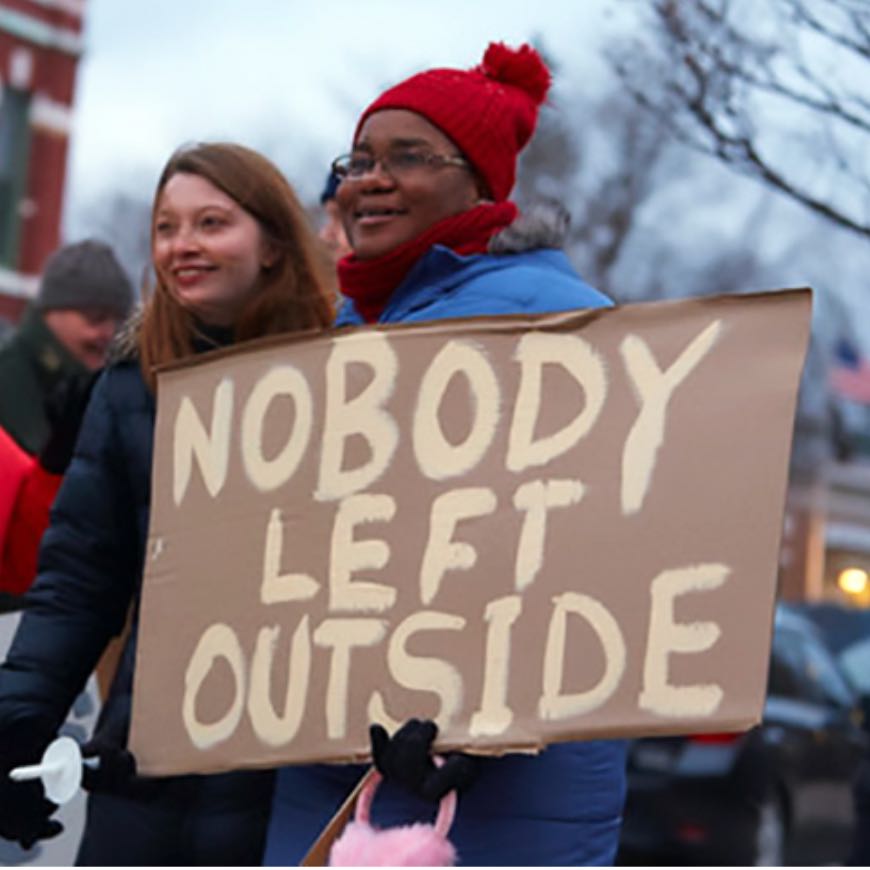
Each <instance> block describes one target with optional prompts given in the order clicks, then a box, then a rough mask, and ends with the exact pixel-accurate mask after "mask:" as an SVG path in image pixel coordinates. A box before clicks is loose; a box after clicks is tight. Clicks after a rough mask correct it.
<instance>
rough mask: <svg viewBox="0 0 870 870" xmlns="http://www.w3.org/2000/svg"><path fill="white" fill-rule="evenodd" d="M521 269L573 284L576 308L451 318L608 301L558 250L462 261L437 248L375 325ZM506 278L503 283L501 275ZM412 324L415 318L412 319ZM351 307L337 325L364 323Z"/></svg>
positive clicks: (398, 319)
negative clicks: (479, 281)
mask: <svg viewBox="0 0 870 870" xmlns="http://www.w3.org/2000/svg"><path fill="white" fill-rule="evenodd" d="M520 267H529V268H533V269H534V270H535V272H536V273H539V275H540V274H543V273H544V272H549V273H550V274H552V275H553V278H554V279H556V280H559V281H560V283H570V284H576V285H577V288H578V291H581V292H582V294H584V295H582V296H581V295H578V298H577V300H576V303H574V304H562V303H561V302H559V303H555V304H552V305H551V304H546V300H542V302H544V303H545V304H543V305H541V306H540V307H538V306H535V305H531V306H517V307H516V309H515V310H513V311H511V312H508V311H506V310H504V306H503V305H498V306H495V307H494V309H493V310H492V311H480V312H477V311H475V312H465V311H461V310H457V311H456V313H455V315H454V316H457V317H461V316H466V314H468V315H470V314H477V313H482V314H505V313H516V314H522V313H534V312H536V311H555V310H565V309H567V308H574V307H577V308H583V307H596V308H597V307H602V306H608V305H611V304H612V303H611V301H610V300H609V299H608V298H607V297H606V296H604V295H603V294H600V293H598V292H597V291H595V290H593V289H592V288H591V287H588V286H587V285H586V284H584V283H583V282H582V281H581V279H580V277H579V276H578V275H577V273H576V271H575V270H574V267H573V266H572V265H571V262H570V261H569V259H568V257H567V256H566V255H565V253H564V252H563V251H560V250H555V249H552V248H538V249H535V250H527V251H522V252H519V253H510V254H470V255H468V256H462V255H461V254H457V253H456V252H455V251H452V250H450V249H449V248H445V247H443V246H441V245H435V246H434V247H432V248H431V249H430V250H429V251H428V252H427V253H426V254H424V255H423V256H422V257H421V258H420V259H419V260H418V261H417V262H416V263H415V264H414V266H413V268H412V269H411V271H410V272H408V274H407V275H406V276H405V280H404V281H402V283H401V284H400V285H399V286H398V287H397V288H396V291H395V292H394V293H393V295H392V297H391V298H390V301H389V303H388V304H387V306H386V307H385V308H384V311H383V313H382V314H381V317H380V320H379V322H380V323H399V322H401V321H403V320H405V319H406V318H407V317H408V315H409V314H411V312H412V310H416V309H419V308H420V307H421V305H427V304H430V303H434V302H435V301H436V300H437V298H438V297H444V296H446V295H448V294H450V293H451V292H452V291H453V290H455V289H456V288H457V287H459V285H462V284H466V283H468V282H471V281H474V280H475V279H478V278H482V277H483V276H488V275H489V274H491V273H497V272H499V271H502V270H514V269H517V268H520ZM505 278H508V276H507V275H506V276H505ZM460 307H461V306H460ZM415 319H416V318H415ZM363 322H364V321H363V319H362V317H361V316H360V315H359V313H358V312H357V310H356V308H355V307H354V305H353V302H351V301H350V300H346V301H345V303H344V305H343V306H342V308H341V310H340V311H339V313H338V317H337V318H336V321H335V325H336V326H357V325H361V324H362V323H363Z"/></svg>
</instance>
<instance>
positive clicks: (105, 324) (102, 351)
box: [43, 307, 120, 371]
mask: <svg viewBox="0 0 870 870" xmlns="http://www.w3.org/2000/svg"><path fill="white" fill-rule="evenodd" d="M43 320H44V321H45V323H46V325H47V326H48V328H49V329H50V330H51V331H52V332H53V333H54V335H55V338H57V340H58V341H59V342H60V343H61V344H62V345H63V346H64V347H65V348H66V349H67V350H68V351H69V352H70V353H71V354H72V355H73V356H74V357H75V358H76V359H77V360H78V361H79V362H80V363H82V365H84V366H85V367H86V368H88V369H90V370H91V371H96V370H97V369H98V368H100V367H101V366H103V365H104V364H105V362H106V355H107V354H108V352H109V345H110V344H111V343H112V338H113V337H114V335H115V332H117V330H118V324H119V322H120V321H119V318H118V315H117V314H116V313H115V312H114V311H111V310H110V309H106V308H99V307H96V308H81V309H79V308H53V309H51V310H49V311H46V312H45V313H44V314H43Z"/></svg>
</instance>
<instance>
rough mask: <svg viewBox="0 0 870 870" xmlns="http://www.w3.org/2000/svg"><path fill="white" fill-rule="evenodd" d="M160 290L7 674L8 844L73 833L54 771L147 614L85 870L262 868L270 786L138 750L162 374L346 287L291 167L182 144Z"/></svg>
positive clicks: (120, 707) (106, 764)
mask: <svg viewBox="0 0 870 870" xmlns="http://www.w3.org/2000/svg"><path fill="white" fill-rule="evenodd" d="M151 252H152V259H153V267H154V273H155V276H156V280H155V284H154V287H153V289H152V291H151V293H150V296H149V298H148V300H147V302H146V303H145V307H144V311H143V312H142V316H141V319H140V320H138V321H137V322H136V324H135V325H134V326H133V328H131V329H130V330H128V332H127V334H126V338H125V340H124V342H122V343H121V346H120V348H119V352H118V353H117V355H116V356H117V358H116V359H115V361H114V362H113V363H111V364H110V365H109V366H108V367H107V369H106V371H105V372H104V373H103V374H102V376H101V377H100V379H99V381H98V382H97V384H96V386H95V388H94V392H93V394H92V396H91V400H90V403H89V406H88V409H87V412H86V415H85V420H84V423H83V426H82V431H81V434H80V437H79V441H78V445H77V448H76V452H75V454H74V456H73V459H72V462H71V463H70V466H69V468H68V470H67V473H66V477H65V479H64V483H63V486H62V488H61V491H60V493H59V496H58V498H57V501H56V502H55V507H54V511H53V519H52V523H51V525H50V526H49V529H48V531H47V532H46V534H45V537H44V540H43V544H42V549H41V553H40V563H39V575H38V577H37V580H36V583H35V584H34V586H33V588H32V589H31V591H30V592H29V594H28V607H27V609H26V612H25V614H24V616H23V618H22V620H21V624H20V627H19V629H18V631H17V634H16V637H15V640H14V642H13V645H12V648H11V650H10V652H9V655H8V657H7V659H6V661H5V663H4V664H3V665H2V667H0V835H2V836H4V837H6V838H7V839H11V840H15V841H18V842H19V843H21V844H22V845H24V846H25V847H27V846H29V845H32V844H33V843H34V842H35V841H36V840H38V839H41V838H43V837H47V836H52V835H53V834H55V833H57V832H58V830H59V824H58V823H57V822H56V821H55V820H53V819H51V817H50V816H51V814H52V812H53V810H54V805H53V804H50V803H49V802H48V801H47V800H46V799H45V798H44V796H43V793H42V787H41V785H40V784H39V783H36V782H29V783H13V782H11V781H10V780H9V779H8V777H7V772H8V770H9V769H10V768H12V767H14V766H17V765H20V764H29V763H32V762H34V761H35V760H38V758H39V757H40V755H41V753H42V751H43V749H44V748H45V746H46V745H47V744H48V742H49V741H50V740H51V739H52V738H53V737H54V736H55V734H56V733H57V729H58V727H59V726H60V724H61V723H62V722H63V720H64V718H65V716H66V713H67V711H68V709H69V706H70V704H71V703H72V700H73V699H74V698H75V696H76V695H77V694H78V692H79V691H81V689H82V687H83V686H84V684H85V682H86V680H87V679H88V676H89V675H90V673H91V672H92V671H93V669H94V666H95V664H96V663H97V660H98V659H99V657H100V655H101V653H102V652H103V650H104V649H105V647H106V645H107V644H108V642H109V640H110V639H111V638H112V637H113V636H116V635H118V634H119V633H120V632H121V631H122V629H123V627H124V625H125V623H126V621H127V618H128V613H129V612H130V610H131V605H132V621H131V630H130V632H129V635H128V637H127V640H126V643H125V645H124V650H123V653H122V655H121V659H120V662H119V666H118V670H117V673H116V676H115V678H114V682H113V684H112V687H111V691H110V693H109V697H108V698H107V700H106V703H105V705H104V707H103V710H102V713H101V719H100V723H99V725H98V734H99V735H101V737H100V738H98V739H97V741H95V743H94V745H93V746H92V747H91V751H93V752H95V753H96V754H97V755H99V756H100V758H101V762H102V763H101V765H100V769H99V772H98V773H87V774H86V785H90V786H91V788H92V794H91V796H90V800H89V805H88V818H87V823H86V827H85V833H84V837H83V840H82V844H81V848H80V852H79V858H78V861H79V863H80V864H85V865H94V864H99V865H123V864H140V865H165V864H181V865H188V864H215V865H218V864H219V865H227V864H258V863H259V862H260V860H261V855H262V848H263V838H264V834H265V826H266V822H267V818H268V811H269V802H270V800H271V795H272V774H271V772H268V771H245V772H231V773H223V774H215V775H210V776H181V777H167V778H159V779H158V778H154V779H145V778H140V777H136V776H132V775H131V766H132V757H131V756H129V753H126V752H125V751H124V750H122V749H119V748H118V747H119V746H120V747H123V746H124V745H125V743H126V732H127V728H128V723H129V712H130V705H131V699H132V678H133V662H134V658H135V650H136V638H137V615H138V603H139V595H140V590H141V582H142V570H143V564H144V550H145V542H146V538H147V531H148V514H149V497H150V481H151V465H152V450H153V432H154V412H155V401H154V387H155V375H154V369H155V367H156V366H160V365H164V364H167V363H172V362H176V361H178V360H182V359H186V358H189V357H190V356H192V355H194V354H197V353H200V352H203V351H207V350H209V349H212V348H215V347H221V346H225V345H228V344H230V343H233V342H238V341H244V340H247V339H253V338H258V337H261V336H265V335H274V334H280V333H290V332H296V331H298V330H309V329H318V328H321V327H324V326H327V325H328V324H329V322H330V320H331V316H332V312H331V310H330V304H329V302H328V287H329V285H330V280H329V277H328V275H327V274H326V272H325V271H324V269H325V261H324V258H323V255H322V251H321V249H320V247H319V243H318V242H317V239H316V237H315V236H314V233H313V231H312V230H311V229H310V228H309V225H308V221H307V219H306V217H305V213H304V211H303V209H302V208H301V206H300V204H299V202H298V201H297V199H296V197H295V195H294V193H293V191H292V189H291V188H290V186H289V184H288V183H287V181H286V180H285V179H284V177H283V176H282V175H281V173H280V172H279V171H278V170H277V169H276V168H275V167H274V166H273V165H272V164H271V163H270V162H269V161H268V160H267V159H266V158H264V157H263V156H261V155H260V154H257V153H255V152H254V151H251V150H249V149H247V148H244V147H241V146H239V145H233V144H202V145H194V146H191V147H186V148H182V149H181V150H179V151H178V152H176V153H175V154H174V155H172V157H171V158H170V160H169V162H168V163H167V165H166V167H165V169H164V170H163V173H162V175H161V176H160V180H159V182H158V185H157V190H156V193H155V197H154V206H153V213H152V225H151Z"/></svg>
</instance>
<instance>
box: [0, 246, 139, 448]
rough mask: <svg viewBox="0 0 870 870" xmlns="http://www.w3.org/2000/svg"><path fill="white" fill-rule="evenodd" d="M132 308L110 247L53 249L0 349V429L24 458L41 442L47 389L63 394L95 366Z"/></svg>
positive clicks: (50, 394)
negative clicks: (33, 295)
mask: <svg viewBox="0 0 870 870" xmlns="http://www.w3.org/2000/svg"><path fill="white" fill-rule="evenodd" d="M132 305H133V287H132V285H131V284H130V280H129V279H128V278H127V276H126V274H125V273H124V270H123V269H122V268H121V266H120V264H119V263H118V261H117V259H116V258H115V255H114V254H113V253H112V249H111V248H110V247H109V246H108V245H105V244H103V243H102V242H97V241H94V240H92V239H88V240H85V241H83V242H77V243H75V244H72V245H67V246H66V247H63V248H60V249H58V250H57V251H55V252H54V253H53V254H52V255H51V257H49V259H48V262H47V263H46V265H45V269H44V271H43V274H42V279H41V281H40V285H39V292H38V293H37V296H36V299H35V300H34V302H33V304H32V305H30V306H28V308H27V309H26V310H25V313H24V317H23V318H22V321H21V324H20V325H19V327H18V329H17V330H16V331H15V332H14V333H13V334H12V336H11V337H10V338H8V339H7V340H6V341H5V343H4V344H3V347H2V348H0V427H2V428H3V429H5V430H6V432H7V433H8V434H9V435H11V436H12V438H14V439H15V441H16V442H17V443H18V444H19V446H21V447H22V448H24V450H26V451H27V452H28V453H31V454H37V453H39V451H40V449H41V448H42V447H43V446H44V445H45V443H46V441H47V440H48V437H49V432H50V429H51V422H50V420H49V414H50V407H49V406H50V404H51V403H52V402H55V403H57V399H56V398H55V397H54V395H53V394H54V392H55V390H61V391H62V392H64V393H66V392H68V391H70V390H71V389H75V387H71V385H70V382H79V383H80V384H81V385H82V386H81V389H83V390H84V389H86V385H87V383H88V380H89V375H90V374H91V373H92V372H94V371H96V370H98V369H99V368H101V367H102V366H103V364H104V363H105V361H106V354H107V353H108V350H109V345H110V343H111V341H112V338H113V336H114V335H115V333H116V331H117V329H118V326H119V325H120V323H121V322H122V321H123V320H124V319H125V318H126V317H127V315H128V314H129V313H130V309H131V308H132Z"/></svg>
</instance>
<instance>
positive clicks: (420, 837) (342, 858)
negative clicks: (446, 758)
mask: <svg viewBox="0 0 870 870" xmlns="http://www.w3.org/2000/svg"><path fill="white" fill-rule="evenodd" d="M369 776H370V778H369V781H368V782H367V783H366V784H365V786H364V787H363V790H362V791H361V792H360V796H359V800H358V801H357V805H356V812H355V814H354V820H353V821H352V822H351V823H350V824H349V825H348V826H347V827H346V828H345V829H344V832H343V833H342V835H341V837H339V838H338V839H337V840H336V841H335V843H334V844H333V846H332V851H331V852H330V853H329V865H330V866H331V867H452V866H453V865H454V864H455V863H456V850H455V849H454V848H453V844H452V843H451V842H450V841H449V840H448V839H447V834H448V832H449V831H450V826H451V825H452V824H453V817H454V815H455V814H456V792H450V793H449V794H447V795H445V796H444V798H443V799H442V801H441V805H440V807H439V808H438V818H437V819H436V820H435V824H434V825H428V824H426V823H424V822H416V823H415V824H413V825H405V826H403V827H399V828H387V829H385V830H379V829H377V828H373V827H372V826H371V824H370V823H369V816H370V812H371V805H372V799H373V798H374V794H375V790H376V789H377V787H378V783H379V782H380V781H381V775H380V774H379V773H377V772H376V771H374V770H373V771H372V772H371V774H370V775H369Z"/></svg>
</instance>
